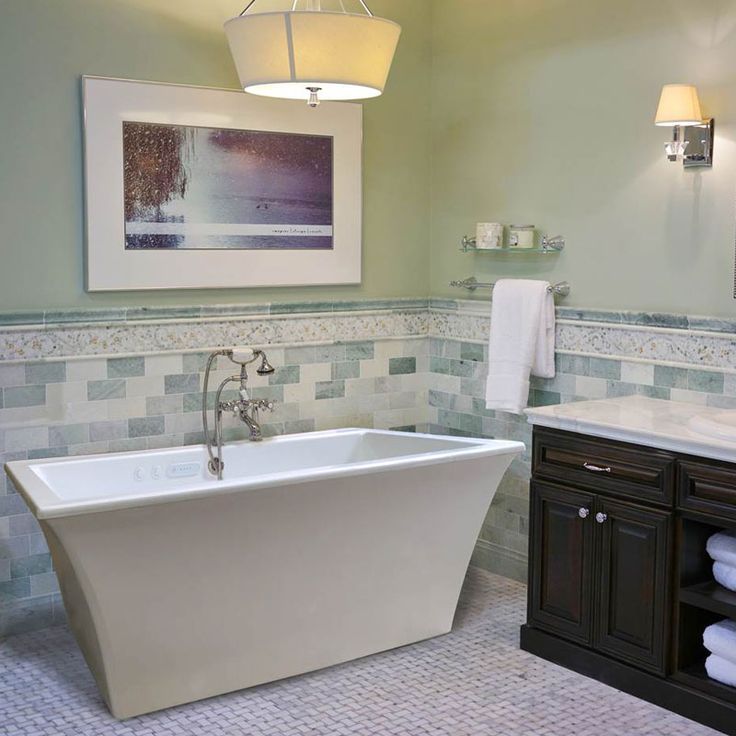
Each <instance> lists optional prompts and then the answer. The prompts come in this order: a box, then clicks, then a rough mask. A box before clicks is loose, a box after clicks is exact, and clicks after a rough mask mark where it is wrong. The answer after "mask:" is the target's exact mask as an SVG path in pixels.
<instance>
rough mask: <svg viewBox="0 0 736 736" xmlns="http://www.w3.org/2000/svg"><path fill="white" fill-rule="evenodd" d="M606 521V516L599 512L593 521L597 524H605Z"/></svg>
mask: <svg viewBox="0 0 736 736" xmlns="http://www.w3.org/2000/svg"><path fill="white" fill-rule="evenodd" d="M607 519H608V516H606V514H604V513H602V512H600V511H599V512H598V513H597V514H596V515H595V520H596V521H597V522H598V523H599V524H605V522H606V520H607Z"/></svg>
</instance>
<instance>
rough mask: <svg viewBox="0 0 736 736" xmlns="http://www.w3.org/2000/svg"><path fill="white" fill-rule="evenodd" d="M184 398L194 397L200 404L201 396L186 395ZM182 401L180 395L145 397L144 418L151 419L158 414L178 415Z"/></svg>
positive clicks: (197, 394) (196, 394)
mask: <svg viewBox="0 0 736 736" xmlns="http://www.w3.org/2000/svg"><path fill="white" fill-rule="evenodd" d="M186 396H196V397H197V398H198V399H199V404H200V406H201V404H202V395H201V394H199V393H195V394H186ZM182 407H183V401H182V395H181V394H170V395H169V396H148V397H146V416H149V417H152V416H156V415H158V414H178V413H179V412H181V411H182Z"/></svg>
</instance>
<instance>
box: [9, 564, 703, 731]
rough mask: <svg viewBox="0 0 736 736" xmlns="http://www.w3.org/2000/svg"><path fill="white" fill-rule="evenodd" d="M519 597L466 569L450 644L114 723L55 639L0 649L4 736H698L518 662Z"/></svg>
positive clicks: (565, 674) (556, 670)
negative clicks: (466, 574)
mask: <svg viewBox="0 0 736 736" xmlns="http://www.w3.org/2000/svg"><path fill="white" fill-rule="evenodd" d="M525 601H526V591H525V587H524V586H523V585H521V584H519V583H516V582H513V581H511V580H508V579H506V578H502V577H499V576H497V575H492V574H490V573H487V572H484V571H482V570H480V569H478V568H470V570H469V572H468V576H467V579H466V583H465V587H464V590H463V595H462V601H461V605H460V608H459V610H458V614H457V617H456V620H455V626H454V629H453V631H452V633H450V634H448V635H447V636H444V637H439V638H437V639H433V640H430V641H426V642H422V643H419V644H415V645H412V646H408V647H404V648H401V649H397V650H394V651H390V652H386V653H383V654H379V655H376V656H373V657H368V658H365V659H362V660H359V661H356V662H350V663H348V664H344V665H340V666H337V667H331V668H329V669H326V670H322V671H320V672H315V673H311V674H308V675H303V676H301V677H295V678H292V679H289V680H284V681H281V682H277V683H273V684H270V685H264V686H261V687H257V688H253V689H250V690H244V691H240V692H237V693H232V694H229V695H223V696H220V697H217V698H211V699H209V700H205V701H201V702H198V703H192V704H190V705H185V706H181V707H178V708H172V709H170V710H166V711H161V712H158V713H154V714H150V715H146V716H141V717H139V718H134V719H130V720H128V721H125V722H118V721H116V720H115V719H113V718H112V716H110V715H109V713H108V712H107V710H106V708H105V706H104V704H103V703H102V701H101V699H100V696H99V694H98V692H97V689H96V687H95V685H94V683H93V681H92V677H91V675H90V673H89V671H88V670H87V667H86V665H85V663H84V661H83V659H82V656H81V654H80V653H79V651H78V649H77V647H76V644H75V643H74V640H73V638H72V636H71V634H70V633H69V631H68V630H67V629H66V628H65V627H56V628H50V629H45V630H41V631H36V632H33V633H29V634H21V635H17V636H13V637H10V638H8V639H6V640H5V641H3V642H0V734H2V735H3V736H20V735H22V736H72V735H73V736H103V735H104V736H108V735H109V736H113V735H115V736H117V735H120V736H123V735H125V736H189V735H191V736H208V735H209V734H213V735H214V734H217V735H218V736H246V735H247V736H333V735H335V736H336V735H337V734H351V735H360V736H383V735H386V736H389V735H390V736H420V735H421V736H440V735H441V736H480V735H481V734H483V735H484V736H491V735H492V736H507V735H508V736H517V735H519V736H521V735H522V734H523V735H524V736H544V735H546V736H582V735H583V734H585V735H586V736H606V735H607V734H611V736H613V735H615V736H619V735H620V734H625V735H626V736H634V735H643V734H647V735H652V736H654V735H655V734H656V735H659V734H661V735H662V736H665V735H666V736H706V735H707V734H716V733H717V732H715V731H712V730H711V729H708V728H705V727H703V726H700V725H698V724H695V723H693V722H691V721H688V720H686V719H684V718H680V717H679V716H676V715H673V714H671V713H668V712H667V711H664V710H662V709H660V708H657V707H655V706H653V705H650V704H648V703H645V702H643V701H641V700H638V699H636V698H633V697H630V696H628V695H625V694H623V693H620V692H618V691H616V690H613V689H612V688H609V687H607V686H605V685H601V684H599V683H596V682H594V681H592V680H589V679H587V678H584V677H582V676H580V675H577V674H575V673H572V672H569V671H567V670H565V669H562V668H560V667H557V666H555V665H553V664H550V663H548V662H545V661H543V660H541V659H538V658H536V657H533V656H531V655H528V654H526V653H525V652H521V651H519V649H518V629H519V624H520V623H521V621H522V619H523V618H524V608H525Z"/></svg>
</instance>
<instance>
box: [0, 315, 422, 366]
mask: <svg viewBox="0 0 736 736" xmlns="http://www.w3.org/2000/svg"><path fill="white" fill-rule="evenodd" d="M427 321H428V312H427V310H426V308H420V309H394V310H377V311H374V310H365V311H362V312H354V313H353V312H333V313H331V314H329V315H328V314H326V313H322V314H319V313H311V312H308V313H295V314H290V315H288V316H287V315H282V316H279V315H263V316H250V317H237V318H235V319H228V320H222V319H198V320H196V319H195V320H190V319H185V320H181V321H171V320H166V321H152V322H146V321H141V322H137V321H131V322H111V323H107V324H99V323H83V324H74V325H70V324H66V325H54V326H43V327H38V328H30V329H28V328H26V327H5V328H1V329H0V362H8V361H27V360H48V359H49V358H56V359H60V358H67V357H75V356H76V357H80V356H101V355H119V354H130V355H151V354H160V353H169V352H186V351H195V350H196V351H202V350H207V349H209V348H212V349H216V348H218V347H223V346H228V345H243V344H246V345H253V346H266V345H275V346H284V345H297V344H300V345H301V344H305V343H334V342H346V341H360V340H380V339H387V338H395V337H411V336H422V337H423V336H426V334H427Z"/></svg>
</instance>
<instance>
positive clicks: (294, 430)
mask: <svg viewBox="0 0 736 736" xmlns="http://www.w3.org/2000/svg"><path fill="white" fill-rule="evenodd" d="M302 432H314V419H299V420H297V421H294V422H285V423H284V434H301V433H302Z"/></svg>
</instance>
